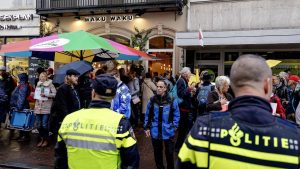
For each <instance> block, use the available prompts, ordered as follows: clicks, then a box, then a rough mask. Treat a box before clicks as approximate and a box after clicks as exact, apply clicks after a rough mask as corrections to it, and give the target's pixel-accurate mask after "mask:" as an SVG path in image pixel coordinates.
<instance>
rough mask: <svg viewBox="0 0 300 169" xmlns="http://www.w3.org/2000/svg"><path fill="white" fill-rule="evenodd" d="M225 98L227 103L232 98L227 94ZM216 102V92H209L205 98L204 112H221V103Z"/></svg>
mask: <svg viewBox="0 0 300 169" xmlns="http://www.w3.org/2000/svg"><path fill="white" fill-rule="evenodd" d="M225 97H226V99H227V100H228V101H231V100H232V96H231V95H230V94H229V93H226V94H225ZM218 100H219V95H218V93H217V91H212V92H209V94H208V96H207V105H206V111H207V112H210V111H220V110H222V105H221V102H219V101H218Z"/></svg>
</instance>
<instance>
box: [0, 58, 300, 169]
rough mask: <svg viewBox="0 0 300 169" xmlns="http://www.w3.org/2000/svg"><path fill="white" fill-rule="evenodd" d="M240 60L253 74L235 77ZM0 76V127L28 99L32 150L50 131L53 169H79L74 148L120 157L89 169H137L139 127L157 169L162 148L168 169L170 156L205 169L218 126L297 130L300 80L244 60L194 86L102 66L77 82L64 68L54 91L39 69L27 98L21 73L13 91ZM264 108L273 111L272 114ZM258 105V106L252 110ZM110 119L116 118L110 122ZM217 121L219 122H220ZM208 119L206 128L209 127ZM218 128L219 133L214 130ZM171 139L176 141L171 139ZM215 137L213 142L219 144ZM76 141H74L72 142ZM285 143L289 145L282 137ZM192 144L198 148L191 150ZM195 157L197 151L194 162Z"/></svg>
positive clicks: (183, 75) (186, 74) (186, 71)
mask: <svg viewBox="0 0 300 169" xmlns="http://www.w3.org/2000/svg"><path fill="white" fill-rule="evenodd" d="M243 58H244V59H243ZM247 61H248V63H250V62H254V61H256V62H257V63H260V66H261V67H260V68H259V69H257V70H255V69H254V68H252V69H250V68H249V70H248V71H243V70H241V67H242V66H243V65H246V63H247ZM257 63H256V64H257ZM259 71H261V72H260V73H261V74H259ZM0 72H1V78H0V89H1V90H0V96H1V99H2V100H0V111H1V112H0V118H1V122H4V119H5V116H6V114H7V113H8V111H9V110H10V109H11V108H15V109H17V110H22V109H28V108H30V107H29V102H28V97H29V96H30V95H34V96H35V106H34V113H35V114H36V127H37V129H38V133H39V137H40V139H39V141H38V144H37V146H38V147H46V146H48V137H49V132H50V131H51V132H52V133H54V134H58V135H59V139H58V143H57V146H56V148H55V151H56V157H55V158H56V163H55V166H56V168H68V162H69V166H72V167H76V166H82V165H84V164H81V163H78V164H74V163H71V164H70V162H71V161H72V160H76V159H78V158H82V156H83V155H84V154H86V153H87V152H85V151H83V150H80V152H81V153H79V154H80V155H78V154H76V153H74V151H75V149H76V148H86V149H91V150H98V151H102V150H103V151H108V150H111V151H112V152H114V153H115V152H117V151H120V156H121V162H120V161H118V159H116V158H115V157H111V158H112V159H110V158H108V157H107V160H108V161H107V163H105V164H104V163H101V162H100V163H99V164H98V163H97V164H96V163H95V168H97V165H98V166H104V165H109V166H113V165H114V164H115V163H114V160H116V161H117V162H116V166H123V167H124V166H127V167H132V168H138V161H139V157H138V150H137V147H136V139H135V136H134V133H133V129H135V128H140V127H143V128H144V131H145V136H146V137H149V138H151V141H152V145H153V150H154V157H155V163H156V167H157V169H163V168H165V167H164V164H163V161H164V160H163V153H162V152H163V147H164V150H165V156H166V162H167V168H168V169H172V168H174V164H175V163H174V153H175V152H176V153H179V156H178V157H179V161H178V166H179V168H197V167H203V168H206V167H207V166H208V165H209V162H207V161H205V159H207V158H208V155H209V153H208V154H207V152H208V151H207V149H209V148H210V147H208V145H209V142H214V143H216V144H217V143H218V144H219V141H220V140H218V141H216V140H214V139H212V138H211V137H210V136H209V135H210V134H209V133H210V132H215V133H219V134H221V135H222V134H223V136H224V137H225V134H226V133H225V134H224V133H220V131H219V130H220V129H221V130H222V127H223V128H226V129H228V132H227V130H226V132H227V134H226V135H228V134H229V135H231V134H232V133H230V131H229V129H230V128H231V127H232V126H234V125H235V124H236V127H238V125H240V127H241V128H242V126H243V127H244V128H243V129H244V131H248V132H251V129H249V130H248V129H247V130H246V129H245V128H247V126H245V124H246V123H247V124H248V123H249V124H252V123H253V124H255V125H263V124H268V123H271V122H272V120H273V121H274V119H273V117H274V118H277V117H278V118H281V119H282V120H284V121H287V120H290V121H294V122H296V123H297V124H300V106H299V102H300V78H299V77H298V76H297V75H290V74H289V73H287V72H280V73H279V74H278V75H273V76H272V73H271V69H270V68H268V67H266V63H265V62H263V60H262V59H261V58H259V57H257V56H252V55H250V56H245V57H242V59H240V60H239V59H238V60H237V61H236V62H235V64H234V65H233V68H232V70H231V77H230V78H229V77H227V76H218V77H216V79H215V81H214V82H213V80H214V79H212V75H210V74H209V72H208V71H202V72H201V74H200V79H201V80H200V81H199V82H198V83H189V79H190V77H191V75H192V72H191V69H190V68H188V67H184V68H183V69H182V70H181V71H180V72H179V74H180V75H179V76H177V77H176V78H173V77H172V75H171V73H170V72H168V71H166V72H165V73H164V74H163V75H158V73H157V72H154V73H153V76H152V74H151V73H150V72H147V73H145V74H144V77H142V73H141V71H140V70H139V69H138V68H137V67H134V66H132V67H131V68H130V70H129V71H127V70H125V69H124V68H121V69H119V70H117V69H113V70H110V71H108V70H107V68H106V67H105V66H104V67H103V68H102V69H99V70H97V71H96V73H95V75H92V72H87V73H85V74H83V75H80V73H79V72H78V71H76V70H74V69H70V70H68V71H67V72H66V76H65V81H64V83H63V84H61V85H57V84H53V83H52V80H51V79H52V78H53V70H52V73H51V71H50V73H49V71H48V72H47V71H46V70H45V69H43V68H41V69H39V70H37V72H38V80H36V84H35V86H34V87H35V91H32V89H31V87H30V85H29V83H28V76H27V74H25V73H21V74H19V75H18V83H17V84H16V83H15V82H14V81H13V79H12V78H11V77H10V76H9V75H8V74H7V73H6V72H5V67H0ZM251 73H252V74H251ZM269 76H270V77H269ZM37 89H38V90H37ZM37 92H38V96H36V95H37V94H36V93H37ZM30 93H35V94H30ZM7 103H10V104H9V105H10V106H7V105H8V104H7ZM270 103H275V105H276V106H275V108H276V110H274V111H273V112H272V109H271V106H270ZM259 104H260V107H256V108H254V107H255V105H259ZM253 106H254V107H253ZM83 108H84V109H83ZM99 108H101V110H102V111H103V114H105V115H104V116H105V117H106V120H107V121H105V117H102V116H101V112H100V110H99V112H100V114H99V113H97V110H98V109H99ZM273 108H274V107H273ZM104 109H105V110H104ZM108 109H109V110H108ZM241 111H243V112H248V111H253V112H252V113H253V114H251V112H248V114H247V113H240V112H241ZM74 112H75V113H74ZM79 112H81V113H79ZM90 112H94V114H90V116H89V117H87V116H85V115H82V114H89V113H90ZM112 112H117V113H118V114H121V115H122V116H117V115H114V114H112ZM213 112H219V113H221V112H223V114H216V113H213ZM228 112H231V113H233V112H239V113H240V114H234V113H233V114H232V116H231V115H229V114H230V113H228ZM259 112H263V113H269V114H270V116H269V115H266V114H264V115H265V116H268V117H269V119H265V116H264V117H263V115H262V116H261V118H259ZM207 114H209V115H207ZM276 116H277V117H276ZM271 117H272V118H271ZM197 118H198V119H197ZM223 118H226V120H227V121H226V122H224V121H222V119H223ZM213 119H214V121H212V122H211V123H210V120H213ZM110 121H111V123H110ZM208 121H209V122H208ZM239 121H246V123H245V124H244V123H239ZM227 122H228V123H227ZM234 122H236V123H234ZM276 123H277V122H276ZM284 123H287V122H284ZM231 124H232V126H230V125H231ZM85 125H86V126H87V127H85ZM218 125H223V126H222V127H216V126H218ZM79 126H80V127H79ZM107 126H109V127H107ZM193 126H194V127H193ZM213 126H214V127H213ZM106 127H107V128H106ZM228 127H229V128H228ZM71 128H72V131H71ZM98 128H99V131H100V132H99V133H98V134H97V132H94V131H92V129H93V130H98ZM210 128H211V131H209V129H210ZM250 128H251V127H250ZM88 129H90V130H88ZM204 129H205V130H204ZM213 129H214V130H213ZM199 130H200V131H199ZM237 130H238V129H237ZM237 130H236V131H237ZM79 131H80V132H81V133H80V132H79ZM74 132H79V133H74ZM84 132H86V133H85V134H84ZM114 132H115V133H114ZM177 132H178V135H177V137H175V134H176V133H177ZM224 132H225V129H224ZM255 132H257V131H255ZM255 132H254V133H255ZM204 133H206V134H204ZM258 133H260V130H259V131H258ZM219 134H218V136H217V134H216V135H214V136H213V137H219V136H220V135H219ZM237 134H238V133H237ZM79 136H81V138H82V139H80V138H78V137H79ZM208 136H209V137H208ZM83 137H85V139H83ZM221 137H222V136H221ZM237 137H239V136H237ZM241 137H242V135H241ZM255 137H256V136H255ZM285 137H287V138H290V135H288V136H287V135H286V136H285ZM92 138H94V139H92ZM95 138H100V139H104V140H103V141H101V142H97V143H98V145H97V146H96V144H95V143H93V144H92V143H91V142H92V141H95ZM186 138H187V139H186ZM28 139H29V132H24V131H21V132H20V136H19V138H18V140H19V141H26V140H28ZM110 139H112V140H117V141H115V143H116V147H115V148H113V147H114V146H113V145H111V144H113V143H112V141H111V140H110ZM249 139H250V138H249V136H248V140H249ZM230 142H231V141H230ZM249 142H250V141H249ZM100 143H101V144H100ZM104 143H105V145H106V146H104ZM198 143H199V144H200V145H197V144H198ZM232 144H233V145H234V143H232ZM258 144H259V143H258ZM107 145H110V146H108V147H107ZM99 146H100V147H99ZM70 147H73V148H75V149H73V150H74V151H68V153H67V152H66V148H70ZM197 151H200V152H201V153H200V154H199V157H198V155H197V153H196V152H197ZM66 153H67V154H66ZM102 153H103V152H102ZM114 153H112V154H114ZM100 155H103V154H101V153H100ZM211 155H213V154H211ZM200 156H201V158H200ZM216 156H218V155H216ZM93 158H96V157H93ZM103 159H105V158H103ZM201 160H204V161H201ZM215 160H216V161H218V159H215ZM109 161H111V163H109ZM215 165H216V166H218V165H219V164H218V165H217V164H215ZM220 165H221V163H220ZM215 168H218V167H215ZM221 168H222V167H221Z"/></svg>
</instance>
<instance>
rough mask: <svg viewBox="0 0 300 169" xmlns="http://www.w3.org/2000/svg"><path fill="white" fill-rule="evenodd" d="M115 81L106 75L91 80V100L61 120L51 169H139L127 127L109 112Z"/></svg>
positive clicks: (133, 140)
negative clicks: (87, 104) (86, 105)
mask: <svg viewBox="0 0 300 169" xmlns="http://www.w3.org/2000/svg"><path fill="white" fill-rule="evenodd" d="M117 84H118V82H117V81H116V79H115V78H114V77H112V76H110V75H105V74H104V75H99V76H97V77H96V78H95V79H94V80H93V81H92V88H93V90H92V101H91V103H90V106H89V108H88V109H81V110H79V111H76V112H74V113H71V114H69V115H67V116H66V117H65V119H64V120H63V122H62V125H61V127H60V129H59V132H58V134H59V135H58V143H57V144H56V146H55V168H57V169H58V168H64V169H67V168H68V167H69V168H89V169H94V168H95V169H96V168H97V169H117V168H122V169H123V168H124V169H126V168H128V169H129V168H130V169H135V168H138V167H139V153H138V148H137V144H136V140H135V136H134V134H133V130H132V128H131V125H130V123H129V121H128V120H126V118H125V117H124V116H123V115H121V114H118V113H116V112H114V111H112V110H110V101H111V100H112V99H113V97H114V96H115V94H116V89H117Z"/></svg>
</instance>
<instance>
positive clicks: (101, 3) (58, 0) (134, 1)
mask: <svg viewBox="0 0 300 169" xmlns="http://www.w3.org/2000/svg"><path fill="white" fill-rule="evenodd" d="M182 3H183V0H36V4H37V10H49V9H71V8H78V9H80V8H114V7H131V6H144V7H145V8H147V6H153V5H155V6H158V7H164V6H166V7H168V6H170V7H171V6H173V7H180V6H182Z"/></svg>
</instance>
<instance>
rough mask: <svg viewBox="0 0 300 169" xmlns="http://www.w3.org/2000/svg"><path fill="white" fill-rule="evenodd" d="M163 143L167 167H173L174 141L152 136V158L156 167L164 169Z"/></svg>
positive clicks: (172, 168)
mask: <svg viewBox="0 0 300 169" xmlns="http://www.w3.org/2000/svg"><path fill="white" fill-rule="evenodd" d="M163 144H164V146H165V156H166V160H167V169H174V142H173V140H172V139H169V140H158V139H153V138H152V146H153V150H154V158H155V163H156V168H157V169H164V168H165V167H164V163H163Z"/></svg>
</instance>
